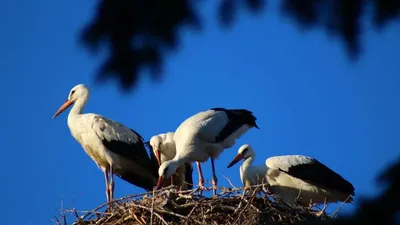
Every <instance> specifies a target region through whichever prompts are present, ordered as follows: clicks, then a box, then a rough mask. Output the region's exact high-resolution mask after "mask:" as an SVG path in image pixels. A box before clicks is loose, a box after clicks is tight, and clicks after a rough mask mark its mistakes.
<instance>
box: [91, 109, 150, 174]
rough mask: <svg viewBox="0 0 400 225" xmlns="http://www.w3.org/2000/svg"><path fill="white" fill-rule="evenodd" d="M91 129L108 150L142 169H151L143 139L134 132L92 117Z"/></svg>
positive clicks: (117, 124)
mask: <svg viewBox="0 0 400 225" xmlns="http://www.w3.org/2000/svg"><path fill="white" fill-rule="evenodd" d="M92 129H93V130H94V131H95V132H96V134H97V136H98V137H99V138H100V139H101V140H102V142H103V144H104V146H105V147H106V148H107V149H108V150H110V151H112V152H114V153H115V154H118V155H121V156H124V157H126V158H128V159H131V160H134V161H135V162H136V163H138V164H140V165H142V166H143V167H144V168H152V167H151V161H150V158H149V155H148V154H147V153H146V148H145V147H144V142H143V141H144V139H143V137H142V136H140V134H139V133H137V132H136V131H134V130H132V129H130V128H128V127H126V126H124V125H122V124H120V123H118V122H115V121H113V120H110V119H107V118H104V117H101V116H95V117H94V119H93V122H92Z"/></svg>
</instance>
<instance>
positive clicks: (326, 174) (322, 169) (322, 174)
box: [279, 159, 355, 196]
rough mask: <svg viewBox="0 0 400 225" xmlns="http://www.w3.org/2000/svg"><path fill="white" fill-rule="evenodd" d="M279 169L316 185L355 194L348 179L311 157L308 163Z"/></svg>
mask: <svg viewBox="0 0 400 225" xmlns="http://www.w3.org/2000/svg"><path fill="white" fill-rule="evenodd" d="M279 170H280V171H282V172H285V173H287V174H289V175H291V176H293V177H296V178H299V179H301V180H304V181H307V182H309V183H312V184H315V185H318V186H322V187H325V188H329V189H333V190H337V191H340V192H341V193H345V194H348V195H352V196H354V194H355V193H354V191H355V189H354V186H353V185H352V184H351V183H350V182H349V181H347V180H345V179H344V178H343V177H342V176H340V175H339V174H337V173H336V172H335V171H333V170H331V169H330V168H329V167H327V166H325V165H324V164H322V163H320V162H319V161H318V160H316V159H311V161H310V163H307V164H298V165H296V166H291V167H289V169H288V171H284V170H282V169H279ZM316 171H317V172H316Z"/></svg>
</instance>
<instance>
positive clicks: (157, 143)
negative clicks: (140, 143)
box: [149, 135, 163, 165]
mask: <svg viewBox="0 0 400 225" xmlns="http://www.w3.org/2000/svg"><path fill="white" fill-rule="evenodd" d="M162 143H163V139H162V138H161V137H160V135H154V136H153V137H151V139H150V141H149V144H150V146H151V148H152V150H153V152H154V154H155V155H156V158H157V161H158V165H161V152H160V150H161V144H162Z"/></svg>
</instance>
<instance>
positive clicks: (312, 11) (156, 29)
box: [81, 0, 400, 91]
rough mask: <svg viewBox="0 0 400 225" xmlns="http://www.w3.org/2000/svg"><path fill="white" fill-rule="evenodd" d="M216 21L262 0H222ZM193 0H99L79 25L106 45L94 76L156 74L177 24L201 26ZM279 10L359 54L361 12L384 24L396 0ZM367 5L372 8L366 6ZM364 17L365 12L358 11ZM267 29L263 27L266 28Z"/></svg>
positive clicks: (288, 4)
mask: <svg viewBox="0 0 400 225" xmlns="http://www.w3.org/2000/svg"><path fill="white" fill-rule="evenodd" d="M219 2H220V5H219V8H218V11H219V13H218V18H216V19H218V21H220V22H221V23H222V24H223V25H226V26H228V25H232V24H233V22H234V18H235V13H236V11H237V9H238V8H239V7H246V8H247V9H248V10H250V11H251V12H254V13H257V12H261V10H262V9H263V8H264V6H266V5H267V4H266V3H267V2H266V1H265V0H242V1H238V0H221V1H219ZM202 3H203V2H202V1H195V0H192V1H190V0H176V1H164V0H146V1H140V0H113V1H105V0H100V1H99V3H98V7H97V12H96V15H94V17H93V20H92V21H91V22H90V23H88V24H87V25H86V26H85V28H84V29H83V31H82V34H81V42H82V43H83V45H84V46H85V47H86V48H87V49H89V50H91V51H93V52H96V51H97V50H99V49H100V47H106V49H107V50H108V51H109V52H108V53H107V58H106V60H105V61H104V62H102V65H101V66H100V68H99V71H98V74H97V78H98V79H99V80H103V79H104V78H106V77H114V78H117V79H119V81H120V82H119V83H120V84H121V87H122V89H123V90H125V91H128V90H131V89H133V88H134V87H135V85H136V84H137V81H138V77H139V74H140V72H142V71H143V69H147V70H149V71H150V72H151V73H149V74H151V75H150V76H151V77H152V79H154V80H157V79H159V78H160V77H161V73H162V66H163V62H164V58H165V55H166V54H167V53H168V52H169V51H172V50H175V49H177V47H178V46H179V37H178V30H179V29H182V28H183V27H187V28H189V27H190V28H196V29H200V28H201V24H202V23H201V21H200V20H199V18H198V10H197V6H199V5H200V4H202ZM281 9H282V13H283V14H284V15H287V16H288V17H289V18H292V19H293V21H294V22H296V23H298V24H299V26H300V27H302V28H314V27H320V28H323V29H324V30H325V31H326V32H327V33H328V34H332V35H337V36H339V37H341V38H342V40H343V43H344V44H345V47H346V48H345V49H346V50H347V52H348V55H349V56H350V57H351V59H357V57H358V56H359V55H360V50H361V46H360V41H359V39H360V35H361V34H362V29H361V24H362V20H361V18H362V17H363V15H364V14H365V13H366V12H367V9H368V11H369V12H370V11H371V10H372V19H373V23H374V24H375V25H376V26H375V27H376V28H378V29H380V28H383V27H384V26H385V25H386V24H387V23H388V22H389V21H392V20H394V19H397V18H398V17H399V11H400V10H399V9H400V1H399V0H369V1H367V0H365V1H362V0H282V1H281ZM370 9H371V10H370ZM363 18H366V17H363ZM266 29H268V28H266Z"/></svg>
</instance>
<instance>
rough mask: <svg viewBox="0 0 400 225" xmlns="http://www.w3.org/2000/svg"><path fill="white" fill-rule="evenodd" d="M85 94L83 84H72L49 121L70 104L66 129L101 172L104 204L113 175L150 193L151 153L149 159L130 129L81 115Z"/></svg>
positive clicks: (153, 178) (153, 170)
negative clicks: (104, 190) (104, 183)
mask: <svg viewBox="0 0 400 225" xmlns="http://www.w3.org/2000/svg"><path fill="white" fill-rule="evenodd" d="M89 95H90V94H89V89H88V88H87V87H86V86H85V85H84V84H79V85H76V86H75V87H74V88H72V89H71V91H70V93H69V95H68V99H67V101H66V102H65V103H64V104H63V105H62V106H61V107H60V108H59V109H58V110H57V112H56V113H55V114H54V116H53V119H54V118H55V117H57V116H58V115H59V114H61V113H62V112H63V111H64V110H65V109H67V108H68V107H69V106H71V105H72V104H74V105H73V107H72V109H71V111H70V112H69V115H68V127H69V129H70V131H71V134H72V136H73V137H74V138H75V139H76V140H77V141H78V142H79V143H80V144H81V145H82V147H83V149H84V150H85V152H86V153H87V154H88V155H89V156H90V158H91V159H92V160H93V161H94V162H95V163H96V164H97V166H98V167H99V168H100V169H101V170H102V171H103V172H104V177H105V182H106V195H107V201H108V202H110V201H111V200H112V199H113V196H114V176H113V174H116V175H117V176H119V177H121V178H122V179H123V180H125V181H127V182H129V183H131V184H134V185H136V186H138V187H141V188H143V189H145V190H152V188H153V187H154V186H155V185H156V182H157V178H158V174H157V168H158V166H157V161H156V158H155V156H154V154H153V153H152V152H151V153H150V155H151V157H150V158H149V155H148V154H147V151H146V148H145V146H144V142H143V138H142V137H141V136H140V135H139V134H138V133H137V132H135V131H134V130H132V129H130V128H128V127H126V126H124V125H122V124H120V123H117V122H115V121H113V120H110V119H107V118H105V117H103V116H100V115H97V114H94V113H86V114H82V111H83V108H84V107H85V105H86V103H87V101H88V99H89Z"/></svg>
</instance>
